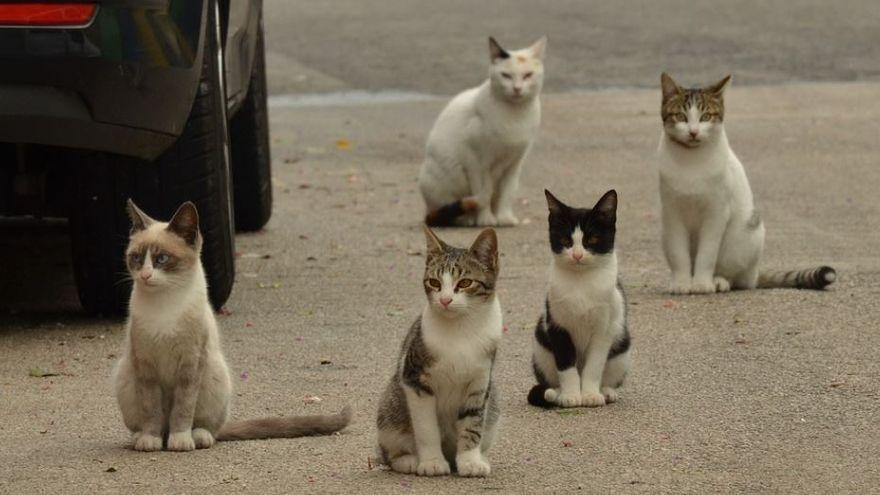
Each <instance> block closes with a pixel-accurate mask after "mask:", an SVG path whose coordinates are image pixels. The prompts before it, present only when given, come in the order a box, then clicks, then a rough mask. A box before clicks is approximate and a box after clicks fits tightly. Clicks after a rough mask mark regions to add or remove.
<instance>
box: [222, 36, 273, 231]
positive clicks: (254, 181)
mask: <svg viewBox="0 0 880 495" xmlns="http://www.w3.org/2000/svg"><path fill="white" fill-rule="evenodd" d="M265 51H266V49H265V40H264V37H263V23H262V19H261V21H260V28H259V31H258V32H257V48H256V53H255V55H254V56H255V59H254V66H253V69H252V70H251V80H250V84H249V85H248V93H247V96H246V97H245V100H244V102H243V103H242V106H241V108H239V110H238V113H237V114H235V116H234V117H233V118H232V122H230V126H229V134H230V139H231V141H232V176H233V181H232V184H233V189H234V192H235V226H236V228H238V230H241V231H245V232H248V231H254V230H259V229H261V228H263V226H264V225H266V222H268V221H269V217H271V216H272V159H271V156H270V153H269V112H268V108H267V103H266V53H265Z"/></svg>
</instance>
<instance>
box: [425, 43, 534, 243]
mask: <svg viewBox="0 0 880 495" xmlns="http://www.w3.org/2000/svg"><path fill="white" fill-rule="evenodd" d="M546 45H547V39H546V38H541V39H540V40H538V41H537V42H535V43H534V44H533V45H532V46H530V47H529V48H525V49H522V50H515V51H510V52H508V51H506V50H505V49H503V48H501V45H499V44H498V42H497V41H495V39H494V38H489V55H490V61H491V64H490V66H489V78H488V79H487V80H486V81H485V82H483V84H481V85H480V86H478V87H476V88H471V89H468V90H466V91H464V92H462V93H459V94H458V95H457V96H456V97H454V98H453V99H452V100H451V101H450V102H449V104H448V105H446V108H444V109H443V111H442V112H441V113H440V116H439V117H437V121H436V122H435V123H434V127H433V129H431V133H430V134H429V135H428V143H427V146H426V150H425V161H424V162H423V164H422V168H421V171H420V173H419V188H420V190H421V192H422V197H423V198H424V200H425V205H426V207H427V215H426V217H425V223H427V224H428V225H446V226H449V225H483V226H496V225H497V226H511V225H517V224H518V223H519V219H517V217H516V216H515V215H514V213H513V201H514V194H515V193H516V189H517V187H518V186H519V175H520V170H521V169H522V165H523V160H524V158H525V156H526V153H527V152H528V151H529V148H530V147H531V145H532V142H534V140H535V136H536V135H537V133H538V126H539V125H540V123H541V101H540V93H541V86H542V85H543V82H544V64H543V59H544V51H545V49H546Z"/></svg>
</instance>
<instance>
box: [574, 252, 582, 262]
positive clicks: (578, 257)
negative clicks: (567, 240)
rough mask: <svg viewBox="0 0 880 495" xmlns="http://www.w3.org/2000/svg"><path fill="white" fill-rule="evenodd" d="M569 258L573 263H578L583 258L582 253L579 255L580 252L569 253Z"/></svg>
mask: <svg viewBox="0 0 880 495" xmlns="http://www.w3.org/2000/svg"><path fill="white" fill-rule="evenodd" d="M571 257H572V258H574V260H575V261H580V260H581V258H583V257H584V253H581V252H577V253H571Z"/></svg>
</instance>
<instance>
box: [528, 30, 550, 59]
mask: <svg viewBox="0 0 880 495" xmlns="http://www.w3.org/2000/svg"><path fill="white" fill-rule="evenodd" d="M546 51H547V37H546V36H541V39H539V40H538V41H536V42H534V43H533V44H532V46H530V47H529V52H530V53H531V54H532V56H533V57H535V58H536V59H538V60H544V52H546Z"/></svg>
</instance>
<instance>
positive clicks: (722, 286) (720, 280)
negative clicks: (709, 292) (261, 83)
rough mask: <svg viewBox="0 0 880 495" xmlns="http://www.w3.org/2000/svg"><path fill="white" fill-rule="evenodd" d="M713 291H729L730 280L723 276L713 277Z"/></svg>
mask: <svg viewBox="0 0 880 495" xmlns="http://www.w3.org/2000/svg"><path fill="white" fill-rule="evenodd" d="M714 282H715V292H730V282H728V281H727V279H726V278H724V277H715V280H714Z"/></svg>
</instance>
